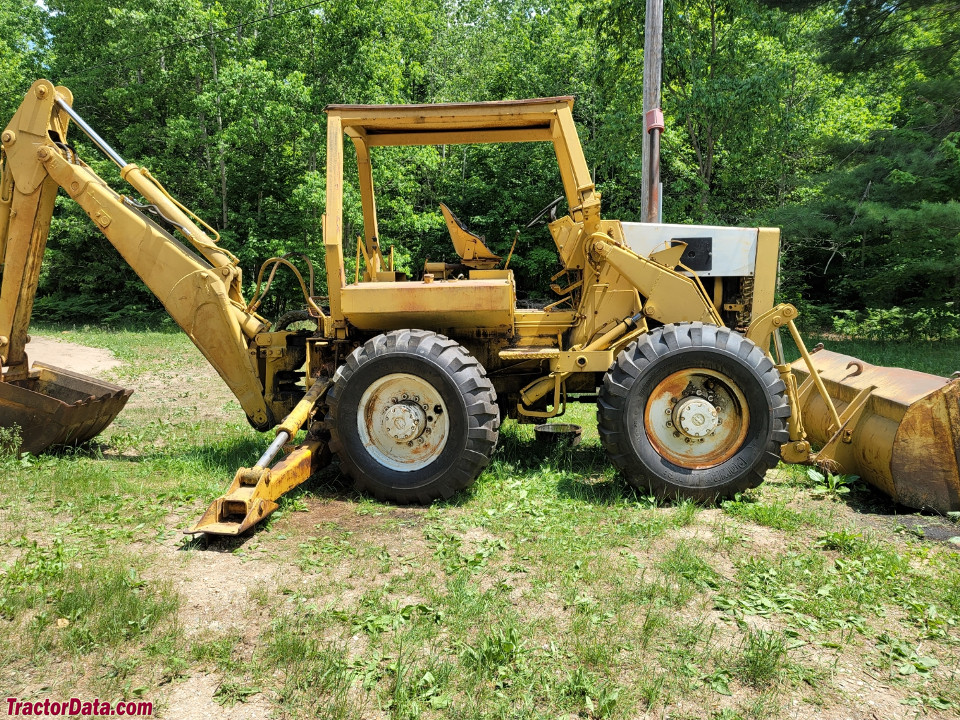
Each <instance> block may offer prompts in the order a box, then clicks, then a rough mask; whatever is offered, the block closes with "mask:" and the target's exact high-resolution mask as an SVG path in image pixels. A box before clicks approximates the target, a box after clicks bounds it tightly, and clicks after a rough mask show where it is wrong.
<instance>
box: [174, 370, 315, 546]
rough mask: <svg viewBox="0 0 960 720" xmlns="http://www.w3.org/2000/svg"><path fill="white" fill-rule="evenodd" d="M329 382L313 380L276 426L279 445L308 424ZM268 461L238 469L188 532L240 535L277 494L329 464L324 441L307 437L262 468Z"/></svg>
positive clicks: (271, 504)
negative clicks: (282, 457) (268, 465)
mask: <svg viewBox="0 0 960 720" xmlns="http://www.w3.org/2000/svg"><path fill="white" fill-rule="evenodd" d="M332 384H333V382H332V381H331V380H330V379H328V378H322V379H316V380H314V382H313V384H312V385H311V386H310V389H309V390H307V392H306V393H305V394H304V396H303V397H302V398H301V399H300V401H299V402H298V403H297V404H296V406H295V407H294V408H293V410H291V411H290V414H289V415H287V417H286V418H284V420H283V422H282V423H280V424H279V425H278V426H277V438H278V439H277V443H278V444H279V443H281V442H286V440H288V439H290V438H292V437H293V436H294V435H296V434H297V431H299V430H300V428H301V427H303V425H304V424H306V423H307V421H308V420H309V419H310V415H311V414H312V413H313V410H314V408H315V407H316V404H317V403H318V402H319V401H320V400H321V399H322V398H323V396H324V395H325V394H326V392H327V390H329V389H330V386H331V385H332ZM265 457H270V456H269V455H267V456H265ZM270 460H272V457H270ZM270 460H266V461H264V460H263V459H262V458H261V460H260V462H262V463H263V465H261V464H260V463H258V464H257V465H254V466H253V467H252V468H240V469H239V470H237V474H236V475H235V476H234V478H233V482H232V483H231V484H230V488H229V489H228V490H227V492H226V493H225V494H224V495H222V496H220V497H219V498H217V499H216V500H214V501H213V502H212V503H211V504H210V507H209V508H207V511H206V512H205V513H204V514H203V517H201V518H200V520H199V521H198V522H197V524H196V525H194V526H193V528H191V529H190V530H188V531H187V533H188V534H195V533H207V534H209V535H239V534H240V533H242V532H245V531H246V530H249V529H250V528H251V527H253V526H254V525H256V524H257V523H258V522H260V521H261V520H264V519H265V518H266V517H267V516H269V515H270V513H272V512H273V511H274V510H276V509H277V502H276V501H277V500H278V499H279V498H280V496H282V495H283V494H285V493H288V492H290V491H291V490H293V488H295V487H297V486H298V485H300V484H301V483H303V482H305V481H306V480H308V479H309V478H310V476H311V475H313V474H314V473H315V472H317V471H318V470H320V469H322V468H324V467H326V466H327V465H328V464H329V463H330V451H329V449H328V448H327V443H326V440H324V439H321V438H318V437H308V438H307V440H306V441H305V442H303V443H302V444H301V445H299V446H298V447H297V448H295V449H294V450H293V451H292V452H291V453H290V454H289V455H288V456H287V457H286V458H284V459H283V460H281V461H280V462H278V463H277V464H276V465H274V466H273V467H272V468H268V467H264V466H265V465H266V464H268V463H269V462H270Z"/></svg>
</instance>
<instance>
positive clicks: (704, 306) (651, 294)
mask: <svg viewBox="0 0 960 720" xmlns="http://www.w3.org/2000/svg"><path fill="white" fill-rule="evenodd" d="M591 249H592V251H593V252H594V253H596V254H597V255H598V256H599V257H601V258H603V260H604V261H606V262H607V263H609V264H610V265H611V266H612V267H614V268H615V269H616V270H617V271H618V272H620V273H621V274H622V275H624V276H625V277H626V278H627V279H629V281H630V282H631V283H632V284H633V286H634V287H636V288H637V289H638V290H639V291H640V294H641V295H643V296H644V297H645V298H646V299H647V300H646V303H645V304H644V308H643V313H644V315H646V316H647V317H649V318H651V319H653V320H658V321H659V322H684V321H698V320H699V321H700V322H706V323H710V324H712V325H720V326H721V327H722V326H723V320H721V319H720V316H719V315H718V314H717V311H716V309H715V308H714V307H713V302H712V301H711V300H710V297H709V296H708V295H707V293H706V290H704V289H703V285H701V284H700V282H699V280H698V279H696V278H695V277H694V278H691V277H687V276H686V275H684V274H683V273H679V272H677V271H676V270H674V269H672V268H669V267H665V266H663V265H661V264H660V263H658V262H655V261H653V260H650V259H649V258H645V257H641V256H640V255H637V254H636V253H634V252H633V251H631V250H630V249H629V248H625V247H622V246H621V245H618V244H616V243H615V242H614V241H613V240H612V239H611V238H610V237H609V236H600V237H595V238H594V242H593V245H592V247H591Z"/></svg>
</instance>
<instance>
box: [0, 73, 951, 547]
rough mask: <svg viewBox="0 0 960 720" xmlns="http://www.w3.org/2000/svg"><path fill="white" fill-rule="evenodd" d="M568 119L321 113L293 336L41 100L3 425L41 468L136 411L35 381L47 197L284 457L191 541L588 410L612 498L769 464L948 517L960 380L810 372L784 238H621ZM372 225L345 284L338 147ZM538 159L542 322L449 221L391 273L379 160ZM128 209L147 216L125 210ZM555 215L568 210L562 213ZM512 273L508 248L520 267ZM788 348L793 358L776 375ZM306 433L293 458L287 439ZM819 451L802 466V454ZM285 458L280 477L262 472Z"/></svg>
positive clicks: (7, 243) (245, 483)
mask: <svg viewBox="0 0 960 720" xmlns="http://www.w3.org/2000/svg"><path fill="white" fill-rule="evenodd" d="M572 107H573V99H572V98H570V97H554V98H540V99H532V100H517V101H505V102H477V103H456V104H436V105H402V106H398V105H380V106H373V105H369V106H368V105H333V106H330V107H328V108H327V109H326V114H327V168H326V172H327V184H326V188H327V190H326V213H325V215H324V217H323V238H324V258H323V263H324V266H325V268H326V278H327V287H328V295H327V296H325V297H318V296H313V295H311V292H310V290H309V287H308V284H307V283H305V282H304V281H303V278H302V276H301V275H300V274H299V272H297V270H296V268H295V267H294V266H293V265H292V264H291V263H290V262H289V261H288V260H286V259H285V258H271V259H269V260H267V261H266V263H265V265H264V268H263V270H262V271H261V276H262V275H263V271H264V270H266V269H267V268H270V269H271V270H272V272H275V271H276V269H277V267H278V266H287V267H289V268H290V269H291V270H292V271H293V272H294V273H295V274H296V275H297V277H298V279H299V280H300V285H301V288H302V289H303V294H304V299H303V302H304V307H305V311H304V313H303V314H301V315H298V316H296V317H297V318H299V319H309V320H310V321H312V322H311V323H310V325H311V326H313V325H315V329H308V330H297V329H292V327H293V324H292V323H291V322H290V318H284V319H281V320H279V321H278V322H276V323H273V324H271V322H270V321H269V320H267V319H265V318H264V317H261V316H260V315H259V314H258V313H257V308H258V307H260V304H261V301H262V297H261V296H260V295H261V293H260V291H259V287H260V285H259V283H258V290H257V291H256V292H255V293H254V297H253V298H252V299H251V300H249V301H248V300H246V299H245V298H244V294H243V284H242V278H241V272H240V268H239V266H238V262H237V259H236V258H235V257H234V256H233V255H232V254H231V253H230V252H229V251H228V250H226V249H225V248H222V247H221V246H220V245H218V243H217V239H218V238H217V234H216V232H215V231H214V230H213V229H212V228H211V227H210V226H209V225H207V224H205V223H204V222H203V221H201V220H200V219H199V218H198V217H197V216H196V215H194V214H193V213H192V212H191V211H190V210H188V209H187V208H186V207H184V206H183V205H182V204H181V203H179V202H178V201H177V200H176V199H174V198H173V197H172V196H171V195H170V194H169V193H168V192H167V191H166V190H165V189H164V187H163V185H161V183H160V182H159V181H158V180H157V179H156V178H154V177H153V176H152V175H151V173H150V172H149V171H148V170H147V169H146V168H142V167H138V166H137V165H134V164H130V163H127V162H126V161H125V160H123V159H122V158H121V156H120V155H119V154H118V153H117V152H116V151H115V150H114V149H112V148H111V147H110V146H109V145H108V144H107V143H106V142H105V141H104V140H103V139H102V138H100V137H99V135H97V133H96V132H95V131H94V130H93V129H92V128H90V127H89V126H88V125H87V124H86V123H85V122H84V121H83V119H82V118H81V117H80V115H79V114H78V113H77V112H76V111H75V110H74V109H73V98H72V95H71V93H70V91H69V90H68V89H66V88H64V87H55V86H54V85H52V84H51V83H50V82H48V81H46V80H38V81H37V82H36V83H34V84H33V86H32V87H31V88H30V91H29V92H28V93H27V95H26V97H25V98H24V100H23V103H22V104H21V106H20V108H19V110H18V111H17V113H16V114H15V115H14V117H13V119H12V120H11V121H10V123H9V124H8V125H7V127H6V129H5V130H4V132H3V135H2V144H3V158H2V163H3V168H2V170H3V174H2V181H0V257H2V258H3V277H2V287H0V361H2V366H3V376H2V382H0V425H3V426H11V425H13V424H17V425H18V426H19V427H20V428H21V429H22V433H23V443H24V448H25V449H26V450H28V451H30V452H40V451H42V450H44V449H46V448H47V447H49V446H51V445H54V444H62V443H77V442H82V441H84V440H87V439H89V438H92V437H93V436H95V435H96V434H97V433H99V432H100V431H102V430H103V429H104V428H105V427H106V426H107V425H108V424H109V423H110V422H111V421H112V420H113V418H114V417H115V416H116V415H117V413H118V412H120V410H121V409H122V407H123V405H124V403H125V402H126V399H127V397H128V396H129V394H130V391H128V390H125V389H123V388H121V387H119V386H116V385H112V384H108V383H104V382H101V381H99V380H95V379H92V378H87V377H84V376H80V375H76V374H74V373H71V372H68V371H66V370H63V369H59V368H56V367H52V366H49V365H43V364H40V363H33V364H32V365H31V363H30V362H29V360H28V357H27V354H26V351H25V348H26V344H27V341H28V335H27V329H28V325H29V321H30V317H31V312H32V308H33V301H34V295H35V292H36V288H37V283H38V278H39V274H40V265H41V260H42V257H43V254H44V249H45V246H46V239H47V233H48V230H49V224H50V218H51V215H52V212H53V207H54V198H55V196H56V194H57V192H58V190H59V189H60V188H62V189H63V190H64V191H65V192H66V193H67V194H68V195H69V196H70V197H71V198H72V199H73V200H74V201H75V202H77V203H78V204H79V205H80V206H81V207H83V209H84V210H85V211H86V212H87V214H88V215H89V216H90V219H91V221H92V222H93V223H94V224H95V226H96V227H97V228H98V229H99V230H100V231H101V232H102V233H103V234H104V235H105V236H106V237H107V239H108V240H109V241H110V242H111V243H112V244H113V246H114V247H115V248H116V249H117V250H118V251H119V253H120V254H121V255H122V256H123V258H124V259H125V260H126V262H127V263H128V264H129V265H130V267H131V268H133V270H134V271H135V272H136V273H137V274H138V275H139V276H140V278H141V279H142V280H143V282H144V283H145V284H146V285H147V287H149V288H150V290H151V291H152V292H153V293H155V294H156V296H157V297H158V298H159V299H160V301H161V302H162V303H163V305H164V307H165V308H166V310H167V312H168V313H169V314H170V316H171V317H172V318H173V319H174V320H175V321H176V322H177V323H178V324H179V326H180V327H181V328H183V330H184V332H186V333H187V335H189V337H190V338H191V340H192V341H193V342H194V343H195V344H196V346H197V347H198V348H199V349H200V351H201V352H202V353H203V354H204V356H205V357H206V358H207V360H209V362H210V363H211V365H212V366H213V367H214V368H215V369H216V370H217V372H218V373H219V374H220V376H221V377H222V378H223V380H224V382H226V384H227V385H228V386H229V387H230V389H231V390H232V391H233V393H234V394H235V395H236V397H237V399H238V401H239V402H240V405H241V406H242V408H243V410H244V412H245V413H246V416H247V418H248V420H249V422H250V424H251V425H253V427H255V428H257V429H258V430H262V431H269V430H273V431H274V432H275V439H274V441H273V442H272V443H271V444H270V446H269V447H268V448H267V449H266V450H265V452H264V453H263V455H262V457H260V458H259V460H257V462H256V463H255V464H254V465H253V466H252V467H249V468H241V469H240V470H238V471H237V474H236V477H235V478H234V480H233V483H232V484H231V485H230V487H229V489H228V490H227V492H226V493H225V494H224V495H223V496H222V497H220V498H217V499H215V500H214V501H213V503H212V504H211V506H210V508H209V510H208V511H207V512H206V514H204V516H203V517H202V518H201V519H200V521H199V522H198V523H197V524H196V526H195V527H194V528H192V529H191V530H190V531H191V532H202V533H211V534H226V535H232V534H238V533H241V532H243V531H245V530H247V529H249V528H250V527H252V526H253V525H255V524H256V523H257V522H259V521H260V520H262V519H263V518H265V517H267V516H268V515H269V514H270V513H271V512H272V511H273V510H274V509H275V508H276V507H277V504H276V501H277V499H278V498H279V497H280V496H281V495H282V494H283V493H285V492H287V491H289V490H290V489H291V488H293V487H295V486H297V485H298V484H300V483H302V482H303V481H305V480H306V479H307V478H309V477H310V476H311V475H312V474H313V473H314V472H315V471H316V470H318V469H319V468H320V467H322V466H324V465H326V464H327V463H329V462H330V459H331V453H333V454H335V455H336V456H337V457H338V459H339V462H340V467H341V468H342V470H343V472H344V473H346V474H347V475H349V476H350V477H351V478H352V479H353V480H354V482H355V483H356V486H357V487H358V488H359V489H360V490H362V491H364V492H368V493H372V494H373V495H375V496H377V497H378V498H382V499H386V500H390V501H394V502H400V503H407V502H417V503H429V502H431V501H433V500H435V499H437V498H445V497H449V496H450V495H452V494H453V493H455V492H457V491H458V490H462V489H464V488H466V487H468V486H469V485H470V484H471V483H473V482H474V481H475V480H476V478H477V477H478V476H479V474H480V473H481V472H482V470H483V469H484V467H485V466H486V465H487V463H488V462H489V460H490V457H491V455H492V454H493V453H494V451H495V449H496V447H497V439H498V433H499V428H500V423H501V419H503V418H507V417H509V418H515V419H516V420H517V421H519V422H532V423H543V422H545V421H546V419H548V418H553V417H557V416H560V415H562V414H563V413H564V411H565V409H566V407H567V405H568V404H569V403H572V402H592V403H596V405H597V415H598V425H599V432H600V438H601V441H602V444H603V447H604V449H605V451H606V452H607V454H608V456H609V458H610V461H611V462H612V463H613V465H615V466H616V468H617V469H618V470H619V471H620V472H621V473H622V475H623V476H624V477H625V478H626V480H627V481H628V482H630V483H631V484H633V485H635V486H637V487H638V488H642V489H643V490H644V491H645V492H646V491H652V492H654V493H656V494H657V495H659V496H662V497H689V498H695V499H698V500H712V499H715V498H718V497H723V496H727V495H730V494H732V493H735V492H738V491H742V490H745V489H747V488H751V487H755V486H757V485H759V484H760V483H761V482H762V481H763V479H764V475H765V473H766V472H767V471H768V470H769V469H770V468H772V467H774V466H775V465H776V464H777V462H778V461H780V460H781V459H782V460H784V461H785V462H790V463H810V462H816V463H820V464H821V465H826V466H827V467H829V468H831V469H833V470H834V471H836V472H844V473H855V474H857V475H860V476H861V477H863V478H864V479H866V480H868V481H869V482H870V483H872V484H874V485H875V486H877V487H878V488H880V489H881V490H883V491H884V492H886V493H888V494H889V495H890V496H891V497H893V498H894V499H896V500H897V501H899V502H902V503H905V504H907V505H910V506H913V507H918V508H919V507H924V508H931V509H934V510H937V511H941V512H947V511H952V510H958V509H960V471H958V459H960V441H958V435H960V382H958V381H956V380H954V381H948V380H947V379H945V378H941V377H935V376H932V375H926V374H922V373H917V372H912V371H908V370H902V369H888V368H879V367H872V366H868V365H866V364H865V363H862V362H860V361H858V360H855V359H853V358H849V357H846V356H842V355H838V354H835V353H832V352H830V351H828V350H820V351H819V352H814V353H808V352H807V350H806V349H805V348H804V345H803V341H802V340H801V338H800V336H799V334H798V333H797V330H796V327H795V325H794V321H795V319H796V317H797V311H796V310H795V308H793V307H792V306H790V305H787V304H779V305H777V304H775V303H774V289H775V285H776V276H777V265H778V254H779V231H778V230H776V229H769V228H725V227H705V226H688V225H660V224H640V223H627V222H620V221H618V220H613V219H608V218H605V217H603V214H602V204H601V198H600V193H599V192H597V190H596V188H595V186H594V182H593V179H592V178H591V176H590V172H589V170H588V166H587V163H586V160H585V158H584V155H583V150H582V148H581V145H580V142H579V138H578V136H577V130H576V127H575V125H574V122H573V116H572ZM71 124H73V125H75V126H77V127H78V128H79V129H80V130H81V131H82V132H84V133H85V134H86V135H87V136H88V137H89V138H90V139H91V140H92V141H93V143H94V144H95V145H96V146H97V147H98V148H99V149H100V150H101V151H103V152H104V153H105V154H106V155H107V156H108V157H109V158H110V159H112V160H113V161H114V162H115V163H116V164H117V166H118V167H119V168H120V175H121V177H122V178H123V179H124V180H125V181H126V182H127V183H129V185H130V186H131V188H132V190H133V191H135V192H131V193H130V194H120V193H118V192H116V191H115V190H113V189H111V188H110V187H109V186H108V185H107V184H106V183H105V182H104V181H103V180H102V179H101V178H100V177H99V176H97V175H96V174H95V173H94V172H93V171H92V170H91V169H90V167H89V166H88V165H87V164H86V163H84V162H83V160H82V159H81V158H80V157H78V156H77V153H76V152H75V151H74V150H73V149H72V147H71V146H70V145H69V144H68V142H67V134H68V129H69V128H70V126H71ZM348 140H349V142H351V143H352V144H353V148H354V150H355V155H356V159H357V162H358V173H359V175H358V177H359V186H360V187H359V189H360V196H361V200H362V207H363V236H362V237H361V238H359V239H358V243H357V266H356V267H357V270H356V273H355V274H354V275H353V277H347V275H346V273H345V270H344V251H343V234H344V226H343V178H344V168H343V164H344V147H345V144H346V142H347V141H348ZM476 143H548V144H551V145H552V146H553V150H554V152H555V154H556V159H557V168H558V171H559V173H558V174H559V181H560V185H562V189H563V194H562V195H561V196H560V197H558V198H557V200H556V201H554V202H553V203H551V205H550V206H548V207H547V208H544V209H543V211H541V212H540V213H537V214H534V213H531V214H532V215H535V216H534V221H538V220H541V219H543V220H544V221H546V222H547V223H548V226H549V232H550V235H551V237H552V238H553V241H554V243H555V244H556V249H557V253H558V258H559V272H558V273H557V275H556V277H555V278H554V279H555V280H556V281H557V282H556V283H555V284H554V285H553V290H554V292H555V293H556V298H555V300H554V301H553V302H552V303H550V304H548V305H546V306H544V307H542V308H536V309H527V308H524V307H520V306H518V304H517V291H516V286H515V282H514V274H513V271H512V270H510V269H509V262H510V257H507V258H501V257H498V256H497V255H495V254H494V253H493V252H491V250H490V249H489V248H488V247H487V245H486V243H485V242H484V239H483V238H481V237H479V236H477V235H476V234H474V233H472V232H471V231H470V230H469V229H468V228H467V227H466V226H465V225H464V224H463V223H461V222H460V221H459V220H458V219H457V217H456V216H455V214H454V212H453V211H451V210H450V209H449V208H447V207H446V206H443V207H442V208H441V210H442V212H443V215H444V218H445V219H446V222H447V226H448V229H449V232H450V238H451V245H452V247H451V257H454V253H455V257H456V261H455V262H451V263H447V262H434V263H431V262H427V263H426V264H425V266H424V267H423V269H422V272H417V273H416V276H415V277H407V276H406V275H404V274H403V273H401V272H400V271H399V270H398V269H397V268H396V267H395V265H394V261H393V255H392V252H385V250H384V247H385V246H384V244H382V243H381V238H380V233H379V230H378V227H377V206H376V197H375V194H374V179H373V177H374V176H373V159H374V157H375V155H376V153H375V151H374V148H377V147H386V146H412V145H430V146H440V145H455V144H476ZM136 198H139V199H136ZM562 208H565V209H566V212H565V213H564V212H559V210H560V209H562ZM511 252H512V251H511ZM781 332H789V333H790V335H791V336H792V338H793V340H794V341H795V343H796V345H797V346H798V347H799V348H800V353H801V357H800V359H799V360H797V361H796V362H794V363H793V364H788V363H787V362H786V361H785V359H784V353H783V349H782V346H781V342H780V334H781ZM300 430H305V431H306V433H305V439H304V440H303V441H302V442H300V443H299V444H298V445H296V446H291V441H292V440H293V438H295V437H296V436H297V433H298V432H299V431H300ZM811 443H814V444H815V445H816V446H817V449H816V451H814V450H813V449H812V447H811ZM281 451H283V453H284V454H283V456H282V458H281V459H279V460H277V458H278V456H279V455H280V453H281Z"/></svg>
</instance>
